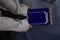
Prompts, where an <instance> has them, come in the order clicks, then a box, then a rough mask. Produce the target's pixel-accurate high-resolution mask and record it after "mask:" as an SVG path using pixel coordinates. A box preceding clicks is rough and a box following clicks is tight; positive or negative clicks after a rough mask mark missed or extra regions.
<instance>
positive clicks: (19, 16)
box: [0, 9, 26, 20]
mask: <svg viewBox="0 0 60 40" xmlns="http://www.w3.org/2000/svg"><path fill="white" fill-rule="evenodd" d="M0 11H1V12H2V16H3V17H9V18H13V19H20V20H23V19H26V16H23V15H18V14H13V13H11V12H9V11H5V10H3V9H0Z"/></svg>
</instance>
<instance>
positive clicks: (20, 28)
mask: <svg viewBox="0 0 60 40" xmlns="http://www.w3.org/2000/svg"><path fill="white" fill-rule="evenodd" d="M28 29H29V23H28V22H27V20H26V19H24V20H17V21H16V20H14V19H11V18H8V17H0V31H16V32H26V31H28Z"/></svg>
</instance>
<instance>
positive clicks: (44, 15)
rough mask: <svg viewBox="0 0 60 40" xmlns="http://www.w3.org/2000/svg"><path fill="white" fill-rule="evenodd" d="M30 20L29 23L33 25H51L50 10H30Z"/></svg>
mask: <svg viewBox="0 0 60 40" xmlns="http://www.w3.org/2000/svg"><path fill="white" fill-rule="evenodd" d="M28 18H29V19H28V21H29V23H30V24H31V25H49V24H50V13H49V8H40V9H29V10H28Z"/></svg>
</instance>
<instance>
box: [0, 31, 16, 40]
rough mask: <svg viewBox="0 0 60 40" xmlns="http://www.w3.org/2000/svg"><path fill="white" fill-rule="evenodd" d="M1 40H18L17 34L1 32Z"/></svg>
mask: <svg viewBox="0 0 60 40" xmlns="http://www.w3.org/2000/svg"><path fill="white" fill-rule="evenodd" d="M0 40H16V32H13V31H0Z"/></svg>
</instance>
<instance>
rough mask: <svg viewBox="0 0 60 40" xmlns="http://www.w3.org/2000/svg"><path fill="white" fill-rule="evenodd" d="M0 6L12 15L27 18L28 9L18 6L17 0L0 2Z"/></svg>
mask: <svg viewBox="0 0 60 40" xmlns="http://www.w3.org/2000/svg"><path fill="white" fill-rule="evenodd" d="M0 4H1V5H2V6H3V7H5V8H6V9H7V10H9V11H10V12H12V13H13V14H19V15H23V16H27V10H28V7H27V6H25V5H24V4H19V1H18V0H0Z"/></svg>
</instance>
